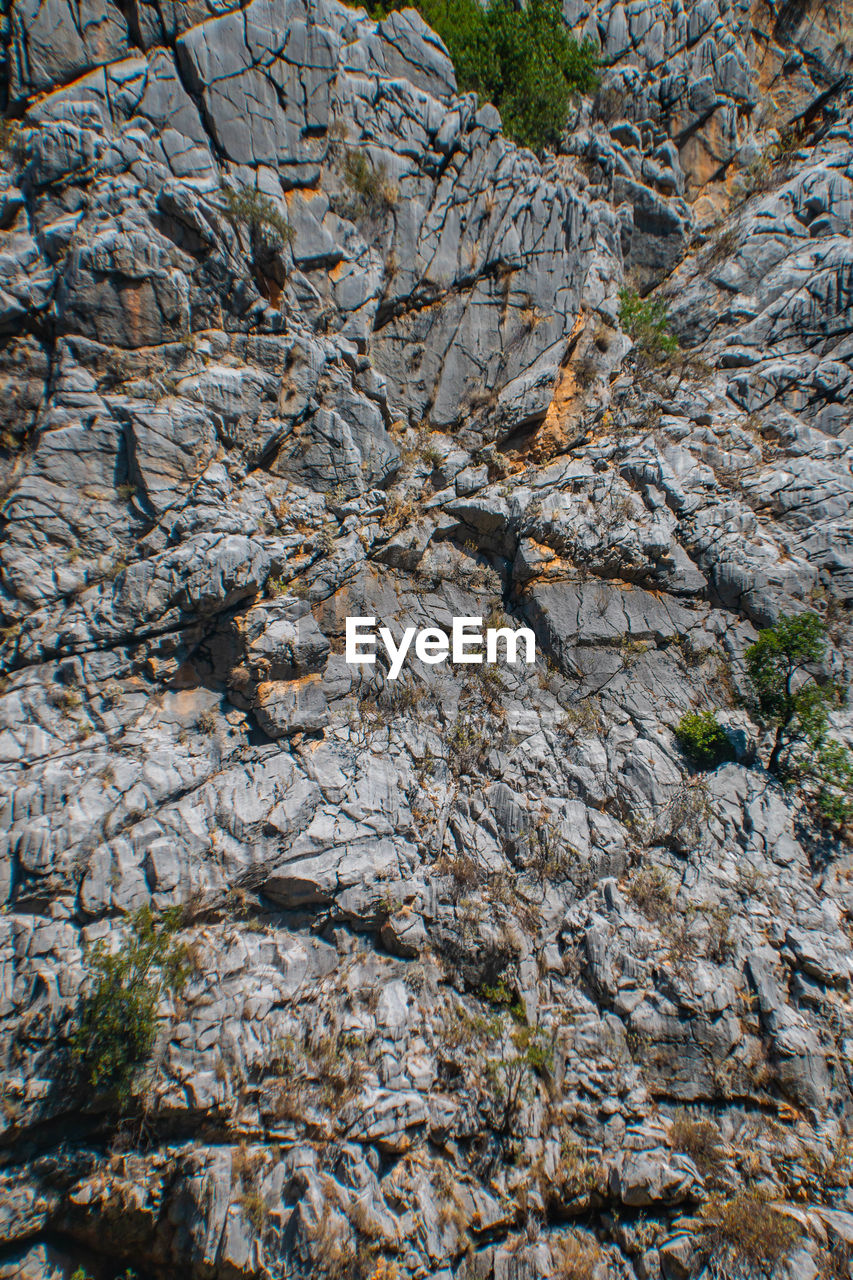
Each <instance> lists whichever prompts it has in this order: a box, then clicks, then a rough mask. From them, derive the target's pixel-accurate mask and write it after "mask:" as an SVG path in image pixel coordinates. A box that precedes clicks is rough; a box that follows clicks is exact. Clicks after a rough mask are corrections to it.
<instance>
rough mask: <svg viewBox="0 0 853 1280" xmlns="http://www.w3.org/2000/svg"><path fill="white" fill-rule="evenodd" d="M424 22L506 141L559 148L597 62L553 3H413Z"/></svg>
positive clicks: (394, 1) (399, 4)
mask: <svg viewBox="0 0 853 1280" xmlns="http://www.w3.org/2000/svg"><path fill="white" fill-rule="evenodd" d="M410 3H411V0H391V2H390V3H388V4H387V5H383V4H381V3H379V4H374V5H372V6H371V12H372V13H373V14H374V15H375V16H382V15H384V14H385V13H387V12H388V11H389V10H390V9H397V8H399V9H403V8H407V7H409V5H410ZM415 8H417V9H418V11H419V12H420V13H421V15H422V17H423V18H424V21H425V22H426V23H428V25H429V26H430V27H432V29H433V31H436V32H437V33H438V35H440V36H441V38H442V40H443V41H444V43H445V45H446V46H447V51H448V53H449V54H450V58H451V60H452V62H453V66H454V68H455V70H456V80H457V83H458V85H459V89H460V92H462V93H467V92H468V91H470V90H473V91H474V92H476V93H477V94H478V95H479V97H480V100H481V101H484V102H492V103H494V105H495V106H496V107H497V108H498V110H499V111H500V113H501V118H502V120H503V125H504V129H505V131H506V134H507V136H508V137H510V138H512V139H513V140H514V141H515V142H518V143H520V144H521V145H522V146H525V147H532V148H533V149H534V150H540V149H541V148H542V147H546V146H554V145H555V144H556V143H558V142H559V140H560V138H561V136H562V133H563V130H564V128H565V126H566V120H567V117H568V112H569V106H570V104H571V100H572V98H573V97H574V95H575V94H577V93H591V92H592V91H593V90H594V89H595V88H596V86H597V83H598V77H597V74H596V67H597V65H598V58H597V53H596V48H595V44H594V43H593V42H592V41H591V40H584V41H583V42H582V43H578V41H577V40H575V38H574V36H573V35H572V34H571V33H570V31H569V29H568V27H567V26H566V23H565V21H564V19H563V13H562V9H561V7H560V4H559V3H558V0H527V3H526V4H523V5H522V6H521V7H516V5H515V4H514V3H513V0H488V3H487V4H486V5H485V7H481V6H480V5H479V4H478V3H477V0H415Z"/></svg>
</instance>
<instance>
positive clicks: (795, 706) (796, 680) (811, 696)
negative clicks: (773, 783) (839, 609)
mask: <svg viewBox="0 0 853 1280" xmlns="http://www.w3.org/2000/svg"><path fill="white" fill-rule="evenodd" d="M826 648H827V640H826V624H825V623H824V622H823V621H822V620H821V619H820V618H819V617H818V616H817V614H815V613H800V614H796V615H784V614H783V615H782V616H781V617H780V618H779V621H778V622H777V623H776V625H775V627H768V628H767V629H766V630H764V631H761V632H759V635H758V640H757V641H756V642H755V644H753V645H750V647H749V648H748V649H747V651H746V668H747V672H748V674H749V679H750V682H751V684H752V688H753V693H754V697H755V710H756V711H757V713H758V716H759V719H760V720H761V721H762V722H763V723H764V724H765V725H767V726H768V727H769V728H772V729H773V730H774V734H773V746H772V748H771V750H770V757H769V759H768V761H767V768H768V771H769V772H770V773H775V774H777V775H778V774H781V773H783V772H784V773H785V775H786V776H788V777H797V778H800V779H803V780H805V781H807V782H810V783H811V784H814V785H815V786H816V793H815V800H816V804H817V808H818V810H819V812H820V813H821V814H822V815H823V817H825V818H827V819H828V820H829V821H831V822H834V823H843V822H847V821H850V819H851V817H853V758H851V755H850V752H849V751H848V750H847V749H846V748H845V747H844V746H843V745H842V744H841V743H840V742H839V741H838V740H837V739H836V738H831V737H830V736H829V734H828V724H829V711H830V708H831V707H832V706H833V705H834V704H836V703H837V702H838V701H839V691H838V687H837V686H836V684H835V683H834V681H832V680H821V679H820V678H819V675H818V674H817V672H816V671H815V668H816V667H818V666H819V665H820V664H821V663H822V662H823V660H824V658H825V657H826ZM797 746H800V747H802V748H804V750H801V751H800V752H795V748H796V747H797Z"/></svg>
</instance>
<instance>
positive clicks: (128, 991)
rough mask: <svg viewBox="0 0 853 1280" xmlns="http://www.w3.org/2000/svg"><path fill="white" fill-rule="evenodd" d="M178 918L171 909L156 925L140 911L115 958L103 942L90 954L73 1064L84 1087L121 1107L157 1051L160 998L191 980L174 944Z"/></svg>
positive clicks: (181, 949)
mask: <svg viewBox="0 0 853 1280" xmlns="http://www.w3.org/2000/svg"><path fill="white" fill-rule="evenodd" d="M179 915H180V913H179V911H178V910H177V909H170V910H169V911H166V912H164V913H163V915H162V916H161V917H160V918H159V919H158V918H157V917H155V916H154V915H153V913H152V911H151V910H150V908H149V907H142V908H141V909H140V910H139V911H137V912H136V913H135V915H133V916H132V917H131V921H130V933H129V935H128V936H127V937H126V938H125V939H124V941H123V942H122V944H121V946H120V947H119V949H118V950H117V951H116V952H115V953H113V954H111V953H110V952H109V951H108V949H107V946H106V944H105V943H104V942H97V943H95V945H94V947H93V948H92V949H91V951H90V952H89V969H90V987H91V989H90V991H89V993H88V994H87V995H86V996H85V997H84V998H83V999H82V1001H81V1006H80V1011H79V1015H78V1019H77V1026H76V1027H75V1029H74V1032H73V1035H72V1039H71V1054H72V1060H73V1062H74V1064H75V1066H76V1067H77V1070H78V1072H79V1075H80V1077H81V1079H82V1080H83V1081H85V1083H86V1084H88V1085H90V1086H91V1087H92V1088H94V1089H105V1090H113V1091H115V1093H116V1094H117V1095H118V1096H119V1098H120V1100H122V1101H126V1100H127V1099H128V1098H129V1096H130V1094H131V1086H132V1084H133V1079H134V1076H135V1074H136V1071H137V1069H138V1068H139V1066H140V1065H141V1064H142V1063H143V1062H144V1061H145V1060H146V1059H147V1058H148V1057H149V1056H150V1054H151V1050H152V1049H153V1047H154V1040H155V1037H156V1034H157V1021H158V1019H157V1005H158V1004H159V1001H160V998H161V996H162V995H163V993H164V992H165V991H167V990H168V991H172V992H178V991H180V990H181V988H182V987H183V985H184V983H185V981H186V978H187V974H188V966H187V953H186V949H185V947H184V946H182V945H181V944H180V943H178V942H176V941H175V938H174V933H175V930H176V929H177V927H178V923H179Z"/></svg>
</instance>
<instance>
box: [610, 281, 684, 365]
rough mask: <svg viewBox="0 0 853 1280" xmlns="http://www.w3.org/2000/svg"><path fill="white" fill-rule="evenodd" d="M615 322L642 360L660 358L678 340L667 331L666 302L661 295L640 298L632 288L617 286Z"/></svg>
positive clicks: (670, 352) (668, 352) (673, 348)
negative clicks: (619, 287)
mask: <svg viewBox="0 0 853 1280" xmlns="http://www.w3.org/2000/svg"><path fill="white" fill-rule="evenodd" d="M619 323H620V324H621V326H622V328H623V329H624V330H625V332H626V333H627V334H628V335H629V336H630V337H631V338H633V340H634V342H635V343H636V345H637V350H638V352H639V354H640V355H641V356H644V357H645V358H646V359H649V360H663V359H664V358H665V357H666V356H669V355H672V354H673V352H675V351H677V350H678V339H677V338H676V336H675V334H674V333H672V332H671V331H670V327H669V315H668V313H667V309H666V303H665V302H664V301H663V299H661V298H641V297H640V295H639V294H638V293H637V291H636V289H629V288H624V289H620V290H619Z"/></svg>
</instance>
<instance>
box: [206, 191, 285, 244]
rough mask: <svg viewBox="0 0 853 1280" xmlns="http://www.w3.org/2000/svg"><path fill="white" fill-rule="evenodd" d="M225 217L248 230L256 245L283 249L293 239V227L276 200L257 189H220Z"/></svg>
mask: <svg viewBox="0 0 853 1280" xmlns="http://www.w3.org/2000/svg"><path fill="white" fill-rule="evenodd" d="M221 190H222V198H223V200H224V202H225V213H226V216H227V217H228V218H229V219H230V220H231V222H233V223H234V224H235V225H238V226H244V227H247V228H248V229H249V231H250V233H251V235H252V242H253V246H254V244H255V242H256V241H263V242H264V245H265V247H266V248H268V249H273V250H275V249H283V248H284V246H285V245H286V244H289V243H290V241H291V240H292V239H293V228H292V227H291V225H290V223H289V222H288V221H287V219H286V218H285V217H284V216H283V215H282V213H281V210H280V209H279V208H278V206H277V205H276V203H275V201H274V200H271V199H270V197H269V196H265V195H264V194H263V192H262V191H258V190H257V189H256V188H254V187H239V188H238V189H237V190H236V191H235V190H234V189H233V188H232V187H226V186H225V185H224V184H223V186H222V188H221Z"/></svg>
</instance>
